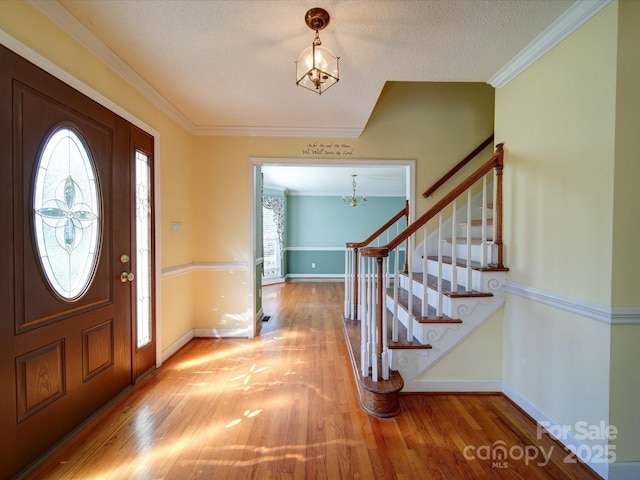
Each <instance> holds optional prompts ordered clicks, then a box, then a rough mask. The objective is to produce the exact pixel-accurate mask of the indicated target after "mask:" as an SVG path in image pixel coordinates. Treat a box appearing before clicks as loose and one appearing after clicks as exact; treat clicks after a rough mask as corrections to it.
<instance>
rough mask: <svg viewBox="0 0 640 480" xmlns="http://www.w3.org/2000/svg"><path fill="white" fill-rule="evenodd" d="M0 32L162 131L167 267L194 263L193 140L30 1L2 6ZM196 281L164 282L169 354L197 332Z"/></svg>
mask: <svg viewBox="0 0 640 480" xmlns="http://www.w3.org/2000/svg"><path fill="white" fill-rule="evenodd" d="M0 29H2V30H4V31H5V32H6V33H8V34H9V35H11V36H12V37H13V38H15V39H16V40H18V41H19V42H21V43H22V44H24V45H26V46H27V47H29V48H31V49H32V50H34V51H35V52H36V53H38V54H40V55H41V56H43V57H45V58H46V59H48V60H50V61H51V62H53V63H55V64H56V65H57V66H59V67H60V68H62V69H63V70H65V71H66V72H67V73H69V74H71V75H72V76H73V77H75V78H77V79H78V80H80V81H82V82H83V83H85V84H86V85H88V86H89V87H91V88H93V89H94V90H96V91H97V92H99V93H100V94H102V95H103V96H105V97H106V98H108V99H109V100H111V101H112V102H114V103H115V104H117V105H119V106H120V107H122V108H123V109H125V110H126V111H127V112H129V113H130V114H132V115H133V116H135V117H137V118H138V119H140V120H141V121H142V122H144V123H146V124H147V125H149V126H150V127H151V128H153V129H155V130H156V131H157V132H159V136H160V151H159V152H156V156H157V158H158V157H159V159H160V177H161V192H162V198H161V208H162V210H161V212H162V220H161V225H162V235H161V238H160V239H159V240H160V242H161V252H162V258H161V263H162V268H163V269H164V268H166V267H170V266H175V265H182V264H186V263H190V262H191V261H192V242H193V208H192V206H193V198H192V195H191V191H192V181H193V151H194V139H193V137H192V136H191V135H189V133H188V132H186V131H185V130H184V129H182V128H180V127H179V126H178V125H177V124H176V123H175V122H174V121H173V120H171V119H170V118H169V117H167V116H166V115H165V114H163V113H162V112H161V111H160V110H158V108H156V107H155V106H154V105H153V104H151V102H149V101H148V100H146V99H145V98H144V97H143V96H142V95H141V94H140V93H139V92H138V91H136V90H135V89H134V88H133V87H131V86H130V85H129V84H128V83H126V82H124V81H123V80H122V79H121V78H120V77H119V76H117V75H115V74H114V73H113V72H112V71H111V70H109V69H108V68H107V67H105V66H104V65H103V64H102V63H100V62H99V61H98V60H97V59H96V58H95V57H93V56H92V55H91V54H89V53H88V52H87V51H86V50H85V49H83V48H82V47H80V46H79V45H78V44H77V43H76V42H75V41H73V40H72V39H71V38H70V37H69V36H67V35H66V34H65V33H63V32H62V31H61V30H60V29H59V28H58V27H56V26H54V25H53V24H52V23H51V22H49V21H48V20H47V19H45V18H44V17H43V16H42V15H41V14H40V13H38V12H37V11H36V10H34V9H33V8H32V7H31V6H30V5H29V4H27V3H26V2H24V1H12V0H9V1H2V2H0ZM173 220H179V221H181V222H182V225H183V233H182V234H180V235H172V234H171V231H170V228H171V221H173ZM190 282H191V279H190V278H189V277H188V276H184V275H183V276H179V277H175V278H173V279H172V280H171V281H170V282H164V281H163V282H162V306H161V309H162V312H161V313H162V317H161V318H162V335H161V339H162V340H161V341H162V349H163V350H164V349H166V348H167V347H168V346H169V345H171V344H172V343H174V342H175V341H176V340H177V339H178V338H180V337H181V336H182V335H184V334H185V333H186V332H187V331H189V330H191V329H192V328H193V326H192V320H193V307H192V304H193V298H192V291H191V286H190Z"/></svg>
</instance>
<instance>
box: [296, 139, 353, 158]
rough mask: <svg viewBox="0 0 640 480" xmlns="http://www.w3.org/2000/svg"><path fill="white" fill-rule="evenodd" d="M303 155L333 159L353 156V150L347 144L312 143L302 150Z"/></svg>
mask: <svg viewBox="0 0 640 480" xmlns="http://www.w3.org/2000/svg"><path fill="white" fill-rule="evenodd" d="M302 154H303V155H322V156H335V157H350V156H353V148H352V147H351V145H349V144H347V143H337V142H313V143H308V144H307V145H306V146H305V147H304V148H303V149H302Z"/></svg>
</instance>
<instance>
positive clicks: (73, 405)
mask: <svg viewBox="0 0 640 480" xmlns="http://www.w3.org/2000/svg"><path fill="white" fill-rule="evenodd" d="M60 126H69V127H71V128H72V129H73V130H74V131H75V132H77V133H78V134H79V135H80V137H81V138H82V139H83V141H84V143H85V145H86V147H87V149H88V150H89V152H90V154H91V157H92V159H93V163H94V167H95V170H96V174H97V181H98V184H99V199H100V205H101V208H100V216H99V217H100V225H99V237H98V238H99V241H98V252H99V253H98V257H97V261H96V263H95V269H94V271H93V274H92V276H91V281H90V283H89V286H88V287H87V288H86V290H85V291H84V293H83V294H82V295H80V296H79V298H77V299H71V300H67V299H65V298H62V297H61V296H60V295H59V294H58V293H56V291H55V290H54V288H52V286H51V283H50V282H49V281H48V280H47V278H46V275H45V271H44V269H43V267H42V262H41V260H40V257H39V253H38V247H37V246H36V243H35V242H36V238H35V229H34V224H35V223H34V222H35V220H34V219H35V218H36V217H35V215H36V212H35V211H34V207H33V196H34V182H35V179H36V167H37V166H38V162H39V159H40V156H41V154H42V151H43V148H44V146H45V144H46V141H47V139H48V138H49V136H50V135H51V133H52V132H54V131H55V130H56V128H58V127H60ZM0 127H1V128H0V130H1V132H2V133H0V142H2V144H3V145H5V146H6V147H5V148H3V149H2V151H1V153H0V179H1V180H0V182H2V183H0V205H2V208H1V209H0V210H2V211H3V212H2V214H0V215H1V216H0V221H2V222H3V225H5V226H6V227H7V228H2V229H0V247H1V249H2V250H1V251H2V254H3V256H4V257H6V258H4V259H2V260H1V261H0V265H1V267H2V270H1V271H0V290H2V291H1V293H0V388H2V392H3V393H2V396H1V400H0V431H2V432H3V434H2V435H0V448H1V449H2V452H3V453H2V455H0V477H3V478H4V477H10V476H12V475H14V474H16V473H17V472H18V471H20V470H21V469H22V468H24V467H26V466H27V465H28V464H29V463H30V462H32V461H33V460H34V459H35V458H37V457H38V456H39V455H40V454H42V453H43V452H45V451H46V450H47V449H48V448H49V447H51V446H52V445H53V444H55V443H56V442H57V441H58V440H60V439H61V438H62V437H64V436H65V435H66V434H67V433H69V432H70V431H72V430H73V429H74V428H75V427H76V426H77V425H79V424H80V423H81V422H82V421H83V420H85V419H86V418H87V417H89V416H90V415H91V414H92V413H94V412H95V411H96V410H98V409H99V408H100V407H101V406H103V405H104V404H105V403H106V402H108V401H109V400H110V399H112V398H113V397H114V396H116V395H117V394H118V393H119V392H121V391H122V390H123V389H125V388H127V387H128V386H129V385H130V384H131V378H132V365H131V353H132V352H131V340H132V338H131V323H132V322H131V301H132V285H131V283H129V282H127V283H122V282H121V281H120V273H121V270H122V267H121V263H120V256H121V255H122V254H123V253H126V254H130V250H131V245H132V241H131V237H132V232H131V225H132V223H131V216H132V215H131V212H132V204H131V196H132V193H131V192H132V188H131V184H132V179H131V173H130V172H131V161H130V126H129V124H128V123H127V122H126V121H125V120H123V119H122V118H120V117H118V116H117V115H115V114H114V113H112V112H110V111H108V110H107V109H105V108H104V107H101V106H100V105H98V104H97V103H95V102H93V101H92V100H90V99H88V98H87V97H85V96H83V95H82V94H80V93H79V92H77V91H75V90H74V89H72V88H71V87H69V86H67V85H65V84H63V83H62V82H60V81H58V80H56V79H54V78H53V77H51V76H50V75H48V74H47V73H45V72H43V71H42V70H40V69H39V68H37V67H35V66H33V65H32V64H30V63H28V62H26V61H25V60H23V59H21V58H20V57H18V56H16V55H15V54H13V53H11V52H10V51H9V50H7V49H5V48H4V47H2V46H0ZM9 146H11V148H9ZM70 163H71V161H70ZM7 176H8V178H9V179H12V180H13V181H12V182H7V181H6V178H7ZM72 177H73V176H72V175H71V174H69V180H68V182H67V183H65V184H64V185H60V186H59V189H60V192H62V193H61V195H62V197H63V198H61V199H57V200H56V201H58V204H59V205H60V209H59V210H65V211H67V210H69V211H67V212H66V213H64V215H67V216H65V217H64V218H62V214H60V213H59V212H58V213H56V214H55V215H58V214H59V215H61V218H60V224H59V225H58V226H59V227H60V229H61V230H56V231H57V232H58V234H59V235H60V236H61V238H62V242H63V243H64V242H67V243H66V245H67V247H68V249H69V251H71V249H72V244H73V242H74V239H75V238H76V237H75V235H81V234H82V231H81V230H82V228H83V226H82V225H83V224H82V221H81V220H82V218H83V217H82V216H81V215H80V216H79V217H78V216H77V215H76V216H75V217H74V215H75V214H74V213H73V212H70V210H72V208H71V206H72V203H73V202H74V201H75V202H76V203H77V202H79V200H78V198H77V195H78V194H79V193H78V192H76V191H75V190H74V187H73V181H74V180H73V178H72ZM74 195H75V196H74ZM74 198H75V200H73V199H74ZM74 208H75V207H74ZM7 211H8V212H7ZM55 215H54V216H55ZM58 226H57V227H56V229H57V228H58ZM70 254H71V253H70ZM7 258H9V259H10V260H9V261H7Z"/></svg>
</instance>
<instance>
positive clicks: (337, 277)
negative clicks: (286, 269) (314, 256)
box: [286, 273, 344, 282]
mask: <svg viewBox="0 0 640 480" xmlns="http://www.w3.org/2000/svg"><path fill="white" fill-rule="evenodd" d="M286 281H287V282H336V281H340V282H342V281H344V274H342V273H317V274H309V273H289V274H287V277H286Z"/></svg>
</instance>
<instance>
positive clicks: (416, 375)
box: [387, 272, 505, 392]
mask: <svg viewBox="0 0 640 480" xmlns="http://www.w3.org/2000/svg"><path fill="white" fill-rule="evenodd" d="M477 273H479V274H482V275H483V276H487V277H488V278H487V279H485V280H483V282H484V283H486V284H488V285H491V286H492V287H493V288H491V289H489V290H483V291H485V292H487V291H490V292H491V293H492V294H493V296H491V297H457V298H449V302H447V303H448V307H449V313H445V315H447V316H449V317H451V318H457V319H460V320H462V323H419V322H418V321H416V320H415V319H412V322H413V333H414V337H415V338H416V340H418V341H420V342H421V343H423V344H425V345H426V344H429V345H431V347H432V348H431V349H424V350H420V349H391V350H390V365H391V368H392V369H393V370H398V371H399V372H400V374H401V375H402V378H403V381H404V388H403V390H402V391H403V392H424V391H429V385H428V380H427V379H421V377H422V376H423V375H424V373H425V372H426V371H427V370H428V369H429V368H431V367H432V366H433V365H434V364H435V363H436V362H437V361H438V360H440V359H441V358H442V357H443V356H444V355H446V354H447V353H448V352H449V351H451V350H452V349H453V348H455V346H456V345H458V343H460V342H461V341H462V340H464V338H466V337H467V336H468V335H470V334H471V333H472V332H473V331H474V330H475V329H476V328H478V327H479V326H480V325H482V323H483V322H484V321H485V320H487V319H488V318H490V317H491V316H492V315H493V314H494V313H495V312H496V311H497V310H498V309H499V308H500V307H502V305H503V304H504V289H503V286H502V285H503V283H504V277H505V273H504V272H477ZM413 283H414V284H416V283H417V282H413ZM418 290H420V292H421V291H422V285H420V284H418ZM414 295H417V292H416V289H415V285H414ZM419 296H421V293H420V295H419ZM445 298H448V297H445ZM392 303H393V299H392V298H390V297H387V306H388V308H393V305H392ZM408 318H409V315H408V313H407V311H406V310H405V309H403V308H402V307H401V306H398V320H399V321H400V322H401V323H402V324H403V325H404V326H405V327H406V324H407V320H408Z"/></svg>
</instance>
